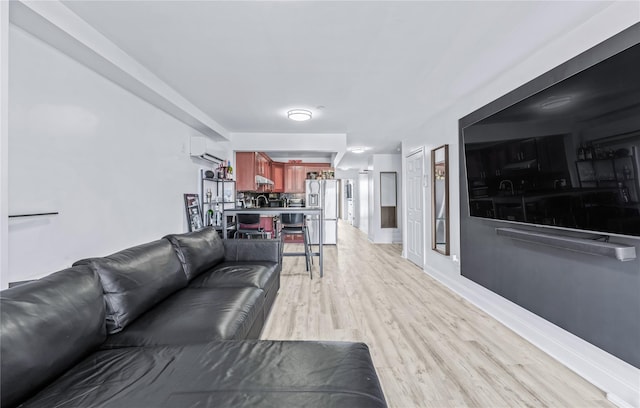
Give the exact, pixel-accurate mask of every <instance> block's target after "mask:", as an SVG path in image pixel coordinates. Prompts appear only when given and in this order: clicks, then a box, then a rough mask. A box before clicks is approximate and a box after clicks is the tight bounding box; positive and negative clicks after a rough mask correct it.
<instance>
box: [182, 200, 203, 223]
mask: <svg viewBox="0 0 640 408" xmlns="http://www.w3.org/2000/svg"><path fill="white" fill-rule="evenodd" d="M184 208H185V211H186V213H187V224H189V232H191V231H197V230H199V229H202V227H203V226H204V225H203V223H202V214H201V213H200V200H199V198H198V195H197V194H185V195H184Z"/></svg>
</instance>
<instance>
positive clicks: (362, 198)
mask: <svg viewBox="0 0 640 408" xmlns="http://www.w3.org/2000/svg"><path fill="white" fill-rule="evenodd" d="M355 180H357V183H356V186H354V194H353V206H354V212H355V214H354V216H353V217H354V226H355V227H356V228H358V229H359V230H360V231H362V232H364V233H365V234H368V232H369V174H368V173H367V172H361V173H358V177H357V178H356V179H355Z"/></svg>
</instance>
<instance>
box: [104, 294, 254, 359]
mask: <svg viewBox="0 0 640 408" xmlns="http://www.w3.org/2000/svg"><path fill="white" fill-rule="evenodd" d="M263 306H264V294H263V291H262V290H260V289H257V288H223V289H222V288H212V289H184V290H181V291H180V292H177V293H175V294H174V295H172V296H170V297H168V298H167V299H165V300H164V301H163V302H162V303H160V304H159V305H157V306H156V307H154V308H153V309H151V310H150V311H148V312H147V313H145V314H144V315H142V316H140V317H139V318H138V319H137V320H136V321H135V322H133V323H132V324H131V325H129V327H127V328H126V329H125V330H123V331H121V332H120V333H118V334H115V335H113V336H109V338H108V339H107V341H106V342H105V343H104V345H103V347H105V348H113V347H128V346H148V345H163V344H189V343H202V342H206V341H211V340H238V339H244V338H245V337H246V335H247V334H248V333H249V330H250V329H251V326H252V325H253V323H254V322H255V321H256V319H260V320H262V319H264V316H263V311H262V307H263Z"/></svg>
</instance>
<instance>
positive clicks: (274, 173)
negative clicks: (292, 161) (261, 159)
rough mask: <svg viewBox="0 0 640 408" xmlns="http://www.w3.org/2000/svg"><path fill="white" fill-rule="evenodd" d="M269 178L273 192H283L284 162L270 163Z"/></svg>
mask: <svg viewBox="0 0 640 408" xmlns="http://www.w3.org/2000/svg"><path fill="white" fill-rule="evenodd" d="M271 180H273V190H271V191H272V192H274V193H284V192H285V189H284V163H277V162H272V163H271Z"/></svg>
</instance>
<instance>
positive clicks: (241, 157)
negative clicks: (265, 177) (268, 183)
mask: <svg viewBox="0 0 640 408" xmlns="http://www.w3.org/2000/svg"><path fill="white" fill-rule="evenodd" d="M256 154H257V153H256V152H236V168H235V172H236V190H237V191H256V172H255V171H256Z"/></svg>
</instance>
